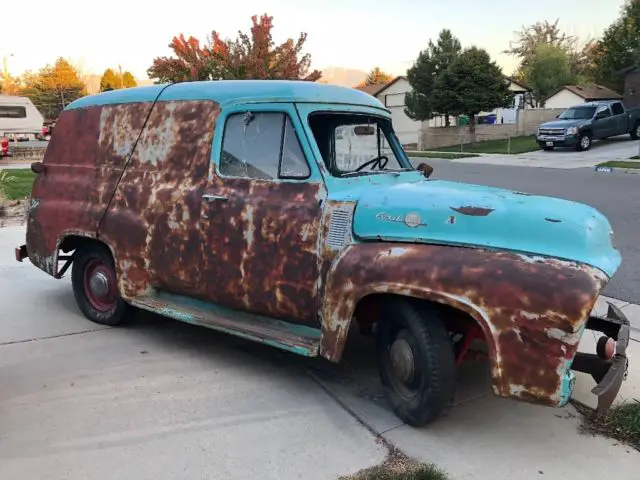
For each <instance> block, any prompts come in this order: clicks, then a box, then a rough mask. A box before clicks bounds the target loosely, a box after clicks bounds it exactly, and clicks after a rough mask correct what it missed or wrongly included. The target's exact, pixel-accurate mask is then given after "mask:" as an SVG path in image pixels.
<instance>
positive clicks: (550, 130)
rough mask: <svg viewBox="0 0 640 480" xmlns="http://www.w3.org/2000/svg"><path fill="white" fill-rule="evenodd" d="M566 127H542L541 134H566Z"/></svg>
mask: <svg viewBox="0 0 640 480" xmlns="http://www.w3.org/2000/svg"><path fill="white" fill-rule="evenodd" d="M564 132H565V130H564V128H541V129H540V135H551V136H554V137H555V136H564Z"/></svg>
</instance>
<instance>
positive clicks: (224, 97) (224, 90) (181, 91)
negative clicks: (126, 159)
mask: <svg viewBox="0 0 640 480" xmlns="http://www.w3.org/2000/svg"><path fill="white" fill-rule="evenodd" d="M165 88H166V90H164V92H162V91H163V89H165ZM160 92H162V97H161V99H162V100H166V101H168V100H213V101H215V102H217V103H219V104H221V105H224V104H229V103H236V102H243V103H245V102H249V103H250V102H256V103H264V102H300V103H339V104H347V105H359V106H366V107H374V108H379V109H382V110H385V111H388V110H387V109H386V108H385V107H384V105H383V104H382V103H381V102H380V101H379V100H378V99H377V98H375V97H372V96H371V95H368V94H366V93H364V92H361V91H360V90H356V89H354V88H347V87H340V86H337V85H326V84H321V83H314V82H304V81H291V80H220V81H203V82H184V83H175V84H160V85H152V86H147V87H134V88H125V89H121V90H113V91H110V92H104V93H99V94H97V95H90V96H87V97H82V98H79V99H78V100H76V101H74V102H72V103H71V104H69V105H68V106H67V107H66V109H65V110H73V109H76V108H86V107H93V106H101V105H114V104H122V103H136V102H152V101H154V100H155V99H156V97H157V96H158V94H159V93H160Z"/></svg>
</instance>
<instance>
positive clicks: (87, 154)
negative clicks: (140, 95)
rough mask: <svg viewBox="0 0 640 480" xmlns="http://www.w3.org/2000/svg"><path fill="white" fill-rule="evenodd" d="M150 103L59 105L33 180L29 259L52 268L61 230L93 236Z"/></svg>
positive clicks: (28, 230)
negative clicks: (60, 110)
mask: <svg viewBox="0 0 640 480" xmlns="http://www.w3.org/2000/svg"><path fill="white" fill-rule="evenodd" d="M151 105H152V103H151V102H146V103H133V104H123V105H108V106H96V107H88V108H78V109H73V110H67V111H64V112H63V113H62V114H61V115H60V118H59V120H58V122H57V124H56V129H55V132H54V134H53V136H52V138H51V141H50V143H49V146H48V147H47V151H46V153H45V157H44V160H43V163H44V165H45V166H46V171H45V172H44V173H41V174H39V175H38V176H37V177H36V180H35V182H34V185H33V190H32V193H31V204H30V211H29V219H28V223H27V250H28V253H29V258H30V260H31V262H32V263H33V264H34V265H36V266H37V267H38V268H40V269H42V270H44V271H45V272H47V273H49V274H50V275H55V274H56V272H57V261H56V260H57V246H58V245H59V243H60V242H61V241H62V239H63V238H64V236H65V235H68V234H76V235H81V236H89V237H95V236H96V232H97V229H98V224H99V223H100V220H101V219H102V216H103V214H104V211H105V208H106V206H107V205H108V204H109V201H110V199H111V197H112V195H113V192H114V190H115V187H116V185H117V183H118V180H119V178H120V175H121V174H122V169H123V168H124V165H125V163H126V160H127V158H128V156H129V155H130V153H131V151H132V149H133V146H134V145H135V142H136V139H137V137H138V135H139V132H140V130H141V128H142V126H143V124H144V122H145V119H146V117H147V115H148V113H149V109H150V108H151Z"/></svg>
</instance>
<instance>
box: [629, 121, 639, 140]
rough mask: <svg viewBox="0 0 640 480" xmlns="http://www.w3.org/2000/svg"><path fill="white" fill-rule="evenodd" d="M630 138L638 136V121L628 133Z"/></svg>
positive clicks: (633, 138) (636, 138)
mask: <svg viewBox="0 0 640 480" xmlns="http://www.w3.org/2000/svg"><path fill="white" fill-rule="evenodd" d="M629 136H630V137H631V140H638V138H640V122H637V123H636V124H635V125H634V126H633V129H632V130H631V132H630V133H629Z"/></svg>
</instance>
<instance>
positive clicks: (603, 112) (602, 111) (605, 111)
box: [596, 105, 611, 119]
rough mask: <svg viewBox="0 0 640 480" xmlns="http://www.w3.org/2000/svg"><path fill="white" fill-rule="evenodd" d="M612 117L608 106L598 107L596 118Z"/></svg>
mask: <svg viewBox="0 0 640 480" xmlns="http://www.w3.org/2000/svg"><path fill="white" fill-rule="evenodd" d="M610 116H611V112H609V107H608V106H607V105H602V106H600V107H598V112H597V113H596V118H598V119H600V118H609V117H610Z"/></svg>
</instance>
